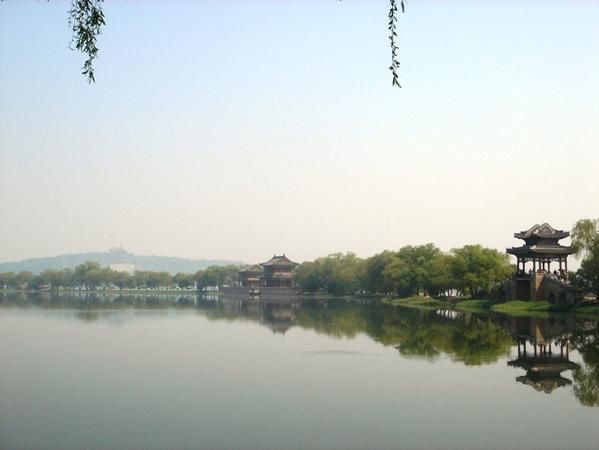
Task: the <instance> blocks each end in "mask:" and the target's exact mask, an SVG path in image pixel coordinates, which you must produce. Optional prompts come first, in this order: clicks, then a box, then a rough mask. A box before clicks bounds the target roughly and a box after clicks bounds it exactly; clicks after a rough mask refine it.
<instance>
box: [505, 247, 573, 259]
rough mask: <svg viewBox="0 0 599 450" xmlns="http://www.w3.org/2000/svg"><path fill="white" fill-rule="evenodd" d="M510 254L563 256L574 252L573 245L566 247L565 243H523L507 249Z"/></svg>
mask: <svg viewBox="0 0 599 450" xmlns="http://www.w3.org/2000/svg"><path fill="white" fill-rule="evenodd" d="M506 251H507V252H508V253H509V254H510V255H515V256H526V255H538V256H551V255H556V256H561V255H571V254H572V253H574V250H572V247H566V246H564V245H559V244H556V245H523V246H522V247H512V248H508V249H507V250H506Z"/></svg>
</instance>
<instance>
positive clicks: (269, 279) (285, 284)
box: [239, 254, 298, 288]
mask: <svg viewBox="0 0 599 450" xmlns="http://www.w3.org/2000/svg"><path fill="white" fill-rule="evenodd" d="M297 265H298V264H297V263H296V262H293V261H291V260H290V259H289V258H287V257H286V256H285V255H284V254H283V255H281V256H277V255H273V257H272V258H270V259H269V260H268V261H266V262H265V263H262V264H256V265H254V266H250V267H248V268H246V269H244V270H241V271H240V272H239V281H240V283H241V287H244V288H260V287H272V288H294V287H295V282H294V280H293V276H294V274H295V267H296V266H297Z"/></svg>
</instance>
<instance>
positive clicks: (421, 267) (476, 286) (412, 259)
mask: <svg viewBox="0 0 599 450" xmlns="http://www.w3.org/2000/svg"><path fill="white" fill-rule="evenodd" d="M572 247H573V249H574V250H575V251H576V254H577V255H578V256H579V257H580V258H581V259H582V263H581V268H580V269H579V270H578V272H576V273H575V274H571V277H570V278H571V280H572V282H573V283H574V284H575V285H577V286H578V287H579V288H580V289H581V290H584V291H586V292H594V293H596V294H597V295H598V298H599V219H583V220H579V221H578V222H576V224H575V225H574V227H573V229H572ZM243 267H244V266H239V265H227V266H210V267H208V268H206V269H204V270H200V271H198V272H196V273H195V274H190V273H177V274H176V275H171V274H169V273H168V272H153V271H136V272H134V273H132V274H130V273H126V272H118V271H116V270H113V269H110V268H109V267H101V266H100V264H98V263H96V262H86V263H84V264H80V265H78V266H77V267H75V269H63V270H53V269H49V270H45V271H43V272H42V273H40V274H37V275H34V274H33V273H31V272H19V273H12V272H7V273H6V272H5V273H0V287H5V288H13V289H61V288H62V289H85V290H95V289H98V288H115V289H168V288H180V289H193V288H196V289H199V290H204V289H206V288H210V287H223V286H235V285H238V283H239V270H240V269H242V268H243ZM514 270H515V268H514V266H513V265H511V264H510V262H509V258H508V255H506V254H505V253H503V252H499V251H497V250H495V249H492V248H486V247H483V246H481V245H465V246H463V247H460V248H456V249H453V250H451V251H450V252H443V251H441V250H440V249H439V248H438V247H436V246H435V245H434V244H425V245H417V246H412V245H408V246H405V247H402V248H400V249H399V250H397V251H390V250H385V251H383V252H381V253H378V254H376V255H373V256H371V257H369V258H360V257H358V256H356V255H355V254H353V253H334V254H332V255H328V256H324V257H321V258H318V259H316V260H314V261H307V262H303V263H302V264H300V265H299V266H298V267H297V268H296V272H295V281H296V283H297V286H298V288H299V289H301V290H302V291H303V292H307V293H325V294H331V295H348V294H383V295H394V296H399V297H409V296H414V295H420V294H423V295H430V296H434V297H440V296H452V295H464V296H470V297H488V296H491V295H493V294H494V292H495V291H496V290H497V289H498V288H499V286H500V284H501V283H502V282H503V281H504V280H506V279H507V278H508V277H509V276H510V275H511V274H512V273H513V272H514Z"/></svg>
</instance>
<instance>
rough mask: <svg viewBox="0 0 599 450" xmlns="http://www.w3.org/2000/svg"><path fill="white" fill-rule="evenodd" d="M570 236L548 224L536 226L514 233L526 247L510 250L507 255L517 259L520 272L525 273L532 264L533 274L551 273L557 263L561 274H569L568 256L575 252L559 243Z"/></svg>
mask: <svg viewBox="0 0 599 450" xmlns="http://www.w3.org/2000/svg"><path fill="white" fill-rule="evenodd" d="M568 236H570V233H569V232H567V231H563V230H556V229H555V228H553V227H552V226H551V225H549V224H548V223H544V224H543V225H539V224H536V225H534V226H532V227H530V228H529V229H528V230H526V231H521V232H519V233H514V237H515V238H517V239H522V240H523V241H524V245H523V246H521V247H512V248H508V249H507V253H509V254H510V255H514V256H515V257H516V259H517V266H518V271H519V272H522V273H525V272H526V263H530V262H532V271H533V272H536V271H537V270H538V271H542V272H551V263H552V262H557V263H558V265H559V273H560V274H565V273H567V272H568V255H571V254H572V253H574V250H572V247H566V246H563V245H560V243H559V241H560V240H561V239H564V238H567V237H568ZM554 267H555V266H554Z"/></svg>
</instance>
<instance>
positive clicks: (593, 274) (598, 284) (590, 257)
mask: <svg viewBox="0 0 599 450" xmlns="http://www.w3.org/2000/svg"><path fill="white" fill-rule="evenodd" d="M579 273H580V277H581V278H582V280H583V283H584V285H585V288H586V289H588V290H589V291H591V292H593V293H594V294H595V298H596V299H597V300H599V239H597V240H596V241H595V242H594V243H593V244H592V246H591V247H590V248H589V250H588V252H587V256H586V258H585V259H583V261H582V264H581V265H580V271H579Z"/></svg>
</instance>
